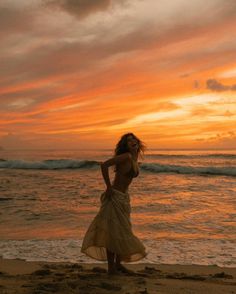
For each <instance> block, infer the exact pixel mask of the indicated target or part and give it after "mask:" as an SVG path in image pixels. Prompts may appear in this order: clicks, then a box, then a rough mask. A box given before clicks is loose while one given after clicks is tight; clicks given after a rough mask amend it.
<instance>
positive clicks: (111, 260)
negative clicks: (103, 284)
mask: <svg viewBox="0 0 236 294" xmlns="http://www.w3.org/2000/svg"><path fill="white" fill-rule="evenodd" d="M107 262H108V273H109V274H114V273H116V267H115V253H113V252H111V251H109V250H108V249H107Z"/></svg>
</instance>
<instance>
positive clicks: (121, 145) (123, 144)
mask: <svg viewBox="0 0 236 294" xmlns="http://www.w3.org/2000/svg"><path fill="white" fill-rule="evenodd" d="M129 136H132V137H133V138H134V139H136V140H137V142H138V155H141V157H142V155H143V154H144V151H145V150H146V145H145V144H144V143H143V142H142V141H141V140H140V139H139V138H138V137H136V136H135V135H134V134H133V133H126V134H124V135H123V136H122V137H121V138H120V141H119V142H118V143H117V144H116V148H115V155H119V154H122V153H125V152H129V149H128V140H127V139H128V137H129Z"/></svg>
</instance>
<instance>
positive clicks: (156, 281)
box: [0, 259, 236, 294]
mask: <svg viewBox="0 0 236 294" xmlns="http://www.w3.org/2000/svg"><path fill="white" fill-rule="evenodd" d="M125 266H126V267H127V268H128V269H130V270H132V271H133V273H129V274H124V273H123V274H119V275H115V276H108V275H107V271H106V268H107V266H106V264H101V263H97V264H96V263H94V264H84V263H81V264H73V263H46V262H26V261H24V260H18V259H16V260H7V259H0V293H2V294H12V293H15V294H16V293H17V294H21V293H28V294H45V293H59V294H69V293H80V294H81V293H82V294H93V293H96V294H101V293H122V294H128V293H129V294H138V293H139V294H147V293H153V294H154V293H155V294H156V293H158V294H161V293H171V294H175V293H176V294H177V293H178V294H193V293H194V294H195V293H199V294H200V293H201V294H204V293H207V294H211V293H214V294H218V293H219V294H221V293H222V294H223V293H225V294H233V293H235V294H236V268H221V267H218V266H198V265H165V264H161V265H159V264H158V265H157V264H126V265H125Z"/></svg>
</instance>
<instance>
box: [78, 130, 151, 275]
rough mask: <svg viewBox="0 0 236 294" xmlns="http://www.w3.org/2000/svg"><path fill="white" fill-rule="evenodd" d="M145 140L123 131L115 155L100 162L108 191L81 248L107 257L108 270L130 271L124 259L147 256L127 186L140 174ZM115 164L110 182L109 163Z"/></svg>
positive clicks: (102, 258)
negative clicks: (134, 225) (132, 214)
mask: <svg viewBox="0 0 236 294" xmlns="http://www.w3.org/2000/svg"><path fill="white" fill-rule="evenodd" d="M144 149H145V147H144V144H143V143H142V142H141V141H140V140H139V139H138V138H137V137H136V136H135V135H134V134H133V133H127V134H125V135H123V136H122V137H121V139H120V141H119V142H118V143H117V145H116V149H115V156H114V157H113V158H111V159H108V160H107V161H105V162H103V163H102V164H101V171H102V175H103V178H104V181H105V183H106V187H107V189H106V191H105V192H104V193H102V195H101V207H100V210H99V212H98V214H97V215H96V217H95V218H94V220H93V221H92V223H91V225H90V226H89V228H88V230H87V232H86V234H85V237H84V240H83V244H82V248H81V252H83V253H85V254H87V255H88V256H90V257H92V258H95V259H98V260H107V261H108V274H116V273H118V272H119V271H121V272H128V270H127V269H126V268H125V267H124V266H123V265H122V264H121V261H127V262H129V261H137V260H139V259H141V258H143V257H145V256H146V252H145V247H144V246H143V244H142V243H141V242H140V240H139V239H138V238H137V237H136V236H135V235H134V234H133V232H132V228H131V222H130V198H129V194H128V187H129V185H130V183H131V182H132V179H133V178H135V177H137V176H138V174H139V168H138V157H139V155H140V153H141V152H144ZM113 165H114V166H115V178H114V181H113V183H112V184H111V181H110V178H109V167H111V166H113Z"/></svg>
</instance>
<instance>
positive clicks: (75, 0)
mask: <svg viewBox="0 0 236 294" xmlns="http://www.w3.org/2000/svg"><path fill="white" fill-rule="evenodd" d="M45 3H46V4H47V5H48V6H49V7H50V6H51V7H58V8H60V9H63V10H65V11H67V12H69V13H70V14H72V15H74V16H76V17H79V18H85V17H87V16H88V15H89V14H93V13H96V12H98V11H103V10H106V9H107V8H108V7H109V6H110V4H111V0H46V1H45Z"/></svg>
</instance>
